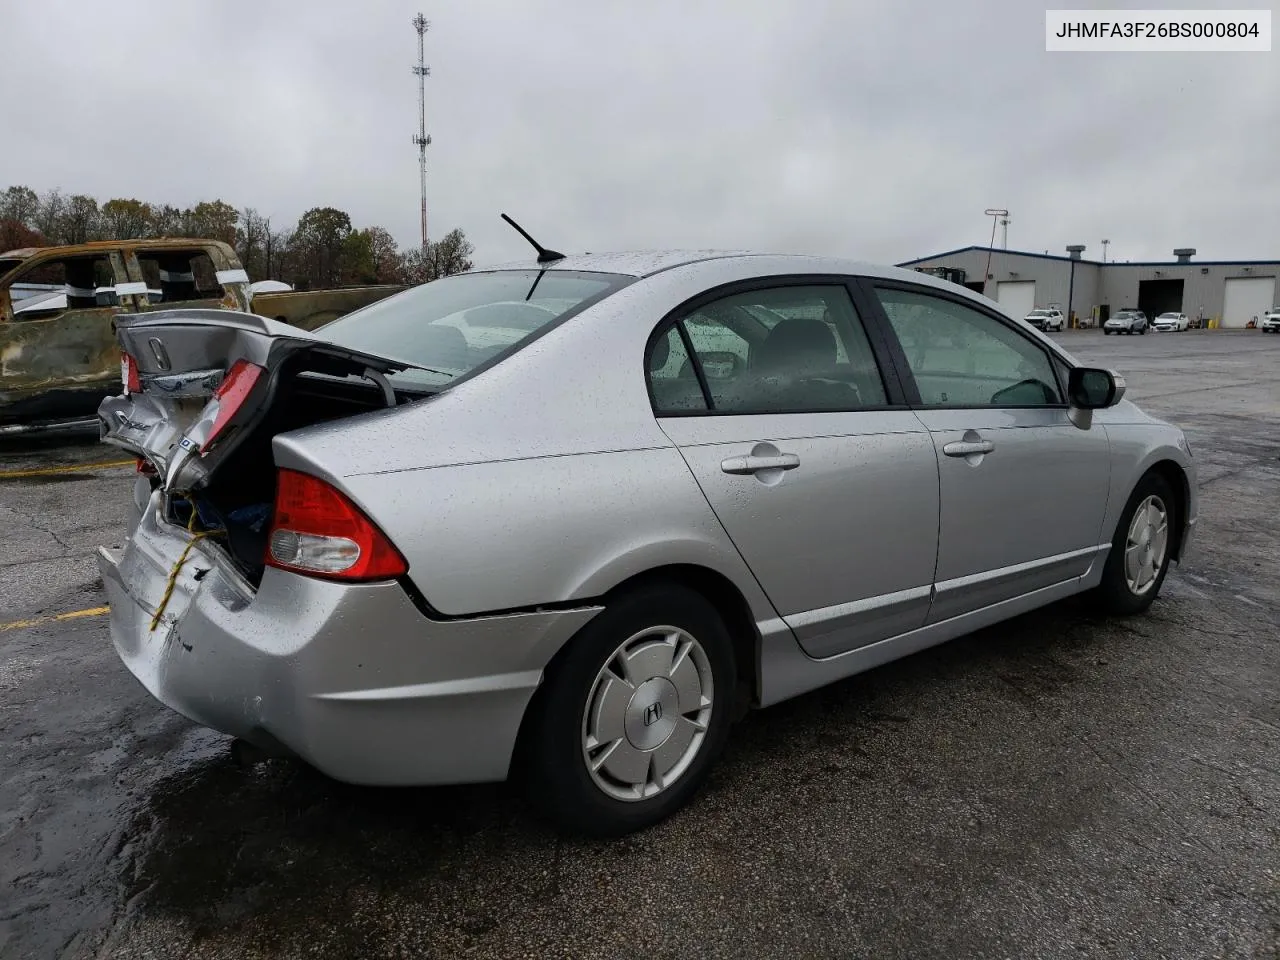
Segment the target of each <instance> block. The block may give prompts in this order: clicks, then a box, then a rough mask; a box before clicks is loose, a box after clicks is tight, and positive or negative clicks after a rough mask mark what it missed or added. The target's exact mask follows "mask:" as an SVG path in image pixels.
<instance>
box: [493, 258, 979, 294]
mask: <svg viewBox="0 0 1280 960" xmlns="http://www.w3.org/2000/svg"><path fill="white" fill-rule="evenodd" d="M745 259H751V260H753V261H755V263H756V266H758V268H759V273H760V275H761V276H769V275H771V274H785V273H788V272H794V273H816V274H840V275H848V274H851V275H856V276H864V277H878V278H883V279H891V280H910V281H911V282H913V283H919V284H921V285H922V286H931V287H938V288H940V289H945V290H952V291H960V292H963V293H968V294H970V295H971V296H975V297H976V296H977V295H976V294H974V293H973V291H971V290H968V289H967V288H966V287H962V286H959V285H958V284H954V283H951V282H949V281H946V280H942V279H940V278H938V277H934V276H932V275H930V274H927V273H921V272H920V271H918V270H908V269H905V268H903V267H894V266H888V265H885V264H878V263H870V262H867V261H864V260H851V259H844V258H840V257H823V256H815V255H810V254H796V253H765V252H760V251H753V250H697V249H694V250H636V251H619V252H612V253H575V254H569V255H567V256H565V257H563V258H561V259H559V260H554V261H552V262H550V263H538V262H537V260H534V259H529V260H516V261H512V262H509V263H500V264H493V265H491V266H484V267H475V268H473V269H472V270H471V271H470V272H471V273H490V272H494V271H498V270H548V271H556V270H563V271H581V272H585V273H616V274H622V275H625V276H631V277H637V278H640V279H643V278H644V277H651V276H653V275H654V274H657V273H662V272H664V271H666V270H673V269H676V268H678V267H696V265H697V264H701V263H712V262H724V261H732V260H745Z"/></svg>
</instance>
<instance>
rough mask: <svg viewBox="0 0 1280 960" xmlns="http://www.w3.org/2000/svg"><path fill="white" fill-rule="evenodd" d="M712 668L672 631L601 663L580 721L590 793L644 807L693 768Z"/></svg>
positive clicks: (644, 636)
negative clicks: (640, 803)
mask: <svg viewBox="0 0 1280 960" xmlns="http://www.w3.org/2000/svg"><path fill="white" fill-rule="evenodd" d="M713 686H714V684H713V681H712V676H711V663H710V661H708V660H707V654H706V652H705V651H704V650H703V649H702V645H701V644H700V643H698V641H697V640H695V639H694V638H693V637H692V636H690V635H689V634H688V633H686V632H685V631H684V630H681V629H680V628H678V627H650V628H649V629H647V630H642V631H640V632H639V633H637V634H635V636H633V637H631V638H629V639H628V640H627V641H626V642H625V643H623V644H622V645H621V646H619V647H618V649H617V650H615V651H614V652H613V655H612V656H611V657H609V659H608V660H606V661H605V665H604V666H603V667H602V668H601V670H600V672H599V673H598V674H596V679H595V682H594V683H593V684H592V685H591V695H590V696H589V697H588V698H587V708H586V712H585V713H584V715H583V718H582V756H583V759H585V760H586V763H587V770H589V771H590V773H591V779H592V780H594V781H595V784H596V786H598V787H599V788H600V789H601V790H603V791H604V792H605V793H607V794H608V795H609V796H611V797H613V798H614V799H617V800H646V799H648V798H649V797H653V796H656V795H657V794H659V793H661V792H662V791H663V790H665V789H667V787H669V786H671V784H673V783H675V781H676V780H678V779H679V778H680V776H681V774H683V773H684V772H685V771H686V770H687V769H689V764H690V763H692V762H693V758H694V757H696V756H697V755H698V750H699V749H701V747H702V741H703V740H705V739H706V736H707V727H708V725H709V724H710V722H711V700H712V694H713V692H714V690H713Z"/></svg>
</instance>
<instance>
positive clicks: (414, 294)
mask: <svg viewBox="0 0 1280 960" xmlns="http://www.w3.org/2000/svg"><path fill="white" fill-rule="evenodd" d="M631 281H632V278H631V277H627V276H623V275H620V274H612V273H585V272H584V273H579V272H570V271H567V270H566V271H557V270H495V271H491V272H485V273H461V274H456V275H454V276H451V277H443V278H442V279H440V280H433V281H431V282H430V283H424V284H422V285H421V286H418V287H414V288H413V289H411V290H405V291H404V292H403V293H398V294H395V295H394V296H391V297H387V298H386V299H385V300H379V301H377V302H376V303H373V304H370V305H369V306H367V307H364V308H363V309H361V310H356V311H354V312H353V313H349V314H347V315H346V316H343V317H339V318H338V319H337V320H334V321H333V322H332V323H327V324H325V325H324V326H322V327H320V328H318V329H317V330H316V333H317V335H319V336H320V337H322V338H323V339H325V340H328V341H329V342H330V343H335V344H337V345H339V346H342V347H349V348H350V349H352V350H359V351H361V352H363V353H370V354H373V355H375V356H379V357H386V358H387V359H390V360H403V361H405V362H406V363H410V364H413V365H414V366H415V367H417V368H419V369H412V370H406V371H404V372H403V373H398V374H394V375H393V377H392V379H393V380H395V382H397V383H399V384H403V385H404V386H406V387H412V386H415V385H416V386H421V387H429V388H435V387H443V386H445V385H447V384H449V383H452V382H453V381H455V380H457V379H458V378H460V377H462V376H465V375H466V374H468V373H470V372H472V371H473V370H475V369H477V368H478V367H480V366H481V365H483V364H486V363H488V362H490V361H493V360H495V358H497V357H499V356H500V355H506V354H508V353H511V352H514V351H515V350H518V349H519V348H520V346H522V345H523V344H524V343H526V342H527V341H529V340H531V339H532V338H533V337H535V336H536V335H537V334H538V333H539V332H540V331H542V330H543V329H545V328H546V327H548V326H549V325H550V324H552V323H555V322H556V321H558V320H560V319H561V318H562V317H564V316H565V315H566V314H568V313H571V312H574V311H577V310H580V309H582V308H584V307H586V306H589V305H590V304H591V303H594V302H595V301H597V300H599V299H601V298H603V297H606V296H608V295H609V294H610V293H613V292H614V291H615V290H618V289H621V288H622V287H624V286H626V285H627V284H628V283H630V282H631Z"/></svg>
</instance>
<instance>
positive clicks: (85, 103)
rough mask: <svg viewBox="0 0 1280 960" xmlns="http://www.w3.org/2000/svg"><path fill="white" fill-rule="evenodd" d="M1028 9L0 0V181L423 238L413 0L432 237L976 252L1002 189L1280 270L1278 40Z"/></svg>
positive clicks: (1058, 226)
mask: <svg viewBox="0 0 1280 960" xmlns="http://www.w3.org/2000/svg"><path fill="white" fill-rule="evenodd" d="M1051 5H1052V6H1055V7H1056V6H1066V4H1060V3H1054V4H1051ZM1176 5H1177V4H1174V3H1170V2H1168V0H1166V2H1164V3H1158V2H1151V3H1147V4H1120V5H1108V4H1103V3H1101V2H1095V3H1093V4H1091V6H1094V7H1101V6H1117V7H1135V8H1139V7H1142V6H1147V7H1154V6H1165V7H1169V6H1176ZM1248 5H1249V4H1247V3H1245V2H1237V3H1227V4H1214V3H1211V2H1210V0H1199V2H1198V3H1195V4H1191V5H1184V6H1195V7H1201V8H1204V7H1215V6H1219V7H1223V8H1232V7H1240V6H1248ZM1254 5H1255V6H1257V4H1254ZM1044 8H1045V5H1044V4H1037V3H1031V2H1027V0H995V2H970V3H952V2H942V0H931V2H917V0H894V2H892V3H889V2H879V3H871V2H861V3H860V2H857V0H832V2H826V0H791V2H789V3H783V2H779V0H769V2H762V0H717V2H698V0H681V2H667V0H651V2H649V3H637V2H635V0H630V2H621V0H554V2H553V0H443V2H442V0H436V2H434V3H431V2H428V0H422V2H417V0H361V2H360V3H355V2H344V3H338V2H333V0H308V2H305V3H304V2H301V0H292V2H273V0H253V2H241V0H217V2H212V0H210V2H200V3H197V2H190V3H174V2H172V0H164V2H158V0H112V2H111V3H109V4H98V3H91V2H87V0H40V2H38V3H32V2H16V0H13V2H8V3H5V4H4V10H3V12H0V81H2V87H0V88H2V89H3V90H4V94H3V96H2V97H0V188H2V187H3V186H6V185H8V184H14V183H25V184H27V185H29V186H31V187H33V188H35V189H37V190H40V191H43V190H45V189H47V188H50V187H60V188H62V189H63V190H64V191H68V192H83V193H89V194H91V195H94V196H96V197H98V198H99V199H100V200H102V199H107V198H109V197H112V196H125V197H129V196H136V197H138V198H140V199H144V200H149V201H154V202H167V203H172V204H175V205H179V206H186V205H190V204H192V203H195V202H196V201H198V200H201V199H213V198H215V197H218V198H222V199H224V200H226V201H228V202H230V203H232V204H234V205H236V206H238V207H241V208H243V207H246V206H252V207H256V208H257V209H258V210H259V211H261V212H263V213H266V214H269V215H271V216H272V217H273V218H275V219H276V220H277V222H279V221H292V220H293V219H295V218H296V217H297V216H298V215H299V214H300V213H301V212H302V211H303V210H305V209H307V208H308V207H311V206H317V205H332V206H336V207H340V208H342V209H344V210H346V211H347V212H349V213H350V214H351V217H352V219H353V221H354V222H355V224H356V225H357V226H367V225H370V224H381V225H384V226H386V227H387V228H388V229H390V230H391V232H392V233H393V234H394V235H395V236H396V238H397V239H398V240H399V241H400V242H401V243H403V244H411V243H414V242H416V239H417V236H418V168H417V155H416V148H415V147H414V146H413V144H412V143H411V137H412V136H413V135H414V134H415V133H416V131H417V87H416V82H415V78H414V76H413V73H412V71H411V67H412V65H413V64H414V62H415V61H416V57H417V46H416V44H417V38H416V35H415V33H414V30H413V27H412V26H411V23H410V21H411V19H412V18H413V15H414V14H415V13H416V12H417V11H418V10H419V9H421V10H422V11H423V12H424V13H425V14H426V16H427V17H428V19H429V20H430V21H431V30H430V31H429V32H428V34H427V62H428V64H429V65H430V67H431V76H430V78H429V79H428V80H427V126H428V131H429V132H430V134H431V135H432V137H433V138H434V143H433V144H432V146H431V147H429V148H428V165H429V172H428V176H429V183H428V190H429V199H428V202H429V217H430V224H431V230H432V235H433V236H439V235H440V234H442V233H444V232H445V231H446V230H448V229H450V228H452V227H455V226H460V227H462V228H463V229H464V230H465V231H466V232H467V234H468V236H469V237H470V238H471V239H472V241H473V242H474V243H475V245H476V248H477V254H476V261H477V263H481V264H483V263H491V262H495V261H501V260H506V259H510V258H513V257H522V256H524V254H525V252H526V249H527V248H526V247H525V246H524V243H523V241H522V240H520V239H519V237H518V236H516V235H515V234H514V232H512V231H511V230H510V229H509V228H508V227H507V226H506V225H505V224H503V223H502V222H501V221H500V220H499V218H498V214H499V212H500V211H505V212H507V213H509V214H511V215H512V216H514V217H515V218H516V219H517V220H519V221H520V222H521V223H522V224H524V226H525V227H526V228H527V229H529V231H530V232H531V233H533V234H534V236H536V237H537V238H538V239H539V240H541V241H542V242H543V243H544V244H546V245H548V246H552V247H555V248H557V249H560V250H564V251H566V252H572V251H580V250H593V251H599V250H609V249H614V250H616V249H632V248H650V247H701V246H714V247H734V248H737V247H748V248H753V249H764V250H771V251H784V252H792V251H795V252H815V253H830V254H836V255H840V256H852V257H857V258H860V259H868V260H875V261H882V262H883V261H889V262H896V261H899V260H904V259H908V258H911V257H915V256H923V255H925V254H928V253H933V252H939V251H942V250H946V249H950V248H953V247H958V246H963V245H966V244H970V243H978V244H985V243H986V242H987V240H988V238H989V236H990V220H989V218H984V217H983V214H982V211H983V209H984V208H986V207H991V206H997V207H1007V208H1008V209H1009V210H1010V211H1011V215H1012V220H1013V223H1012V224H1011V226H1010V227H1009V246H1010V247H1011V248H1016V249H1025V250H1035V251H1043V250H1046V249H1047V250H1050V251H1052V252H1055V253H1061V252H1062V248H1063V247H1064V246H1065V245H1066V244H1069V243H1084V244H1087V245H1088V249H1087V250H1086V252H1085V256H1086V257H1090V258H1093V257H1098V256H1100V254H1101V244H1100V243H1099V241H1100V239H1101V238H1102V237H1108V238H1110V240H1111V241H1112V243H1111V246H1110V254H1111V257H1112V258H1115V259H1127V258H1132V259H1147V258H1160V259H1165V258H1168V257H1169V256H1170V251H1171V250H1172V249H1173V248H1174V247H1175V246H1183V245H1187V246H1194V247H1196V248H1197V249H1198V250H1199V255H1200V257H1201V258H1202V259H1208V258H1213V259H1219V258H1229V257H1240V258H1244V257H1248V258H1280V235H1278V233H1277V211H1280V160H1278V158H1280V52H1274V51H1273V52H1272V53H1254V54H1173V53H1158V54H1078V53H1046V52H1045V49H1044V45H1045V44H1044V39H1045V22H1044Z"/></svg>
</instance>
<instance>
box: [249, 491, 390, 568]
mask: <svg viewBox="0 0 1280 960" xmlns="http://www.w3.org/2000/svg"><path fill="white" fill-rule="evenodd" d="M266 562H267V564H268V565H270V566H273V567H279V568H281V569H282V570H296V571H298V572H300V573H308V574H312V575H314V576H321V577H330V578H333V579H335V580H391V579H394V578H395V577H398V576H400V575H402V574H403V573H405V572H406V571H407V570H408V569H409V565H408V564H407V563H405V560H404V557H402V556H400V552H399V551H398V550H396V548H395V547H394V546H392V544H391V541H390V540H388V539H387V537H386V534H384V533H383V532H382V531H381V530H379V529H378V528H377V527H376V526H374V524H373V521H371V520H370V519H369V518H368V517H366V516H365V515H364V513H362V512H361V510H360V508H359V507H357V506H356V505H355V504H354V503H352V502H351V501H350V500H348V499H347V498H346V497H345V496H343V495H342V494H341V493H339V492H338V491H337V490H335V489H334V488H333V487H331V486H330V485H329V484H327V483H325V482H324V481H323V480H321V479H319V478H318V477H313V476H310V475H309V474H305V473H298V472H297V471H295V470H280V471H279V472H278V474H277V476H276V506H275V513H274V515H273V517H272V520H271V533H270V535H269V536H268V538H267V556H266Z"/></svg>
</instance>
